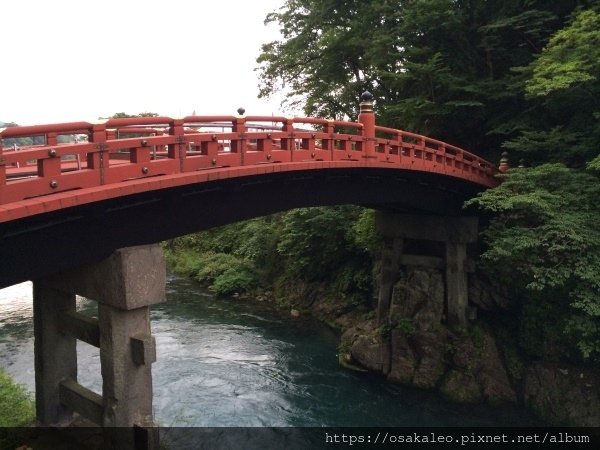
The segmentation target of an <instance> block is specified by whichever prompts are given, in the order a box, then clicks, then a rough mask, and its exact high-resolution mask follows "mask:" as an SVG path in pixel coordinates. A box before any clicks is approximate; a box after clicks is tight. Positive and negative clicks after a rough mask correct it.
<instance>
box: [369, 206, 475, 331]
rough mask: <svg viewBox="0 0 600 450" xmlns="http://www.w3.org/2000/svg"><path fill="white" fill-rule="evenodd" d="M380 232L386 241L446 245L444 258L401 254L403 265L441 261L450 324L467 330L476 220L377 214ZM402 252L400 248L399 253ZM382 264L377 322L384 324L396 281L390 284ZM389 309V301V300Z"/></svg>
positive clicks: (473, 218) (400, 259)
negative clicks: (470, 247) (470, 248)
mask: <svg viewBox="0 0 600 450" xmlns="http://www.w3.org/2000/svg"><path fill="white" fill-rule="evenodd" d="M376 227H377V230H378V231H379V232H380V233H381V234H382V235H383V236H384V238H385V239H387V240H389V239H393V238H395V239H413V240H417V241H419V240H421V241H437V242H443V243H444V246H445V251H444V254H443V255H439V256H440V257H441V258H439V259H438V258H436V257H431V256H419V255H405V254H399V256H398V259H399V263H400V264H408V265H410V264H411V263H413V264H416V265H423V266H428V267H436V266H437V265H438V261H439V262H441V264H442V266H443V268H444V271H445V279H446V311H447V322H448V325H450V326H451V327H457V328H460V327H464V326H466V324H467V308H468V283H467V264H466V258H467V244H468V243H471V242H475V241H476V240H477V218H476V217H444V216H426V215H411V214H390V213H383V212H378V214H377V216H376ZM401 252H402V249H400V253H401ZM385 267H386V263H385V260H384V262H383V267H382V273H381V285H380V300H379V301H380V305H378V310H377V313H378V314H377V319H378V322H379V323H381V322H382V321H384V317H383V315H382V314H384V310H385V308H386V303H385V302H386V301H385V300H384V299H383V298H384V297H385V298H389V297H387V291H390V295H391V289H392V286H391V284H390V283H393V280H392V281H391V282H390V281H389V270H386V269H385ZM387 302H388V303H387V308H388V309H389V300H387Z"/></svg>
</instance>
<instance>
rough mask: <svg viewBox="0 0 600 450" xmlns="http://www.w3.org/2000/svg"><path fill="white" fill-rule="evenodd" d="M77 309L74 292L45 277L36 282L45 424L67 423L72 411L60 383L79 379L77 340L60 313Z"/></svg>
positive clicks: (40, 416)
mask: <svg viewBox="0 0 600 450" xmlns="http://www.w3.org/2000/svg"><path fill="white" fill-rule="evenodd" d="M74 311H75V294H72V293H65V292H61V291H59V290H57V289H55V288H53V287H52V286H50V285H48V284H47V283H45V282H43V281H36V282H34V283H33V329H34V354H35V408H36V417H37V420H38V422H39V423H40V424H41V425H44V426H53V425H64V424H66V423H68V422H69V421H70V420H71V417H72V413H73V411H72V410H71V409H70V408H68V407H67V406H65V405H63V404H61V402H60V399H59V385H60V383H61V382H62V381H65V380H68V379H77V351H76V340H75V338H74V337H72V336H68V335H66V334H63V333H62V332H61V331H62V324H61V316H62V314H63V313H68V312H74Z"/></svg>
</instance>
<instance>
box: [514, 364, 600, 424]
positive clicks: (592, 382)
mask: <svg viewBox="0 0 600 450" xmlns="http://www.w3.org/2000/svg"><path fill="white" fill-rule="evenodd" d="M523 398H524V403H525V405H527V406H528V407H530V408H531V409H532V410H533V411H534V412H535V413H536V414H537V415H538V416H540V417H542V418H543V419H545V420H547V421H549V422H551V423H554V424H557V425H577V426H583V427H597V426H598V424H600V375H599V374H598V373H597V372H593V371H591V370H582V369H580V368H577V367H572V366H568V365H564V364H563V365H560V364H548V363H539V362H537V363H533V364H531V365H529V366H528V367H527V368H526V370H525V377H524V382H523Z"/></svg>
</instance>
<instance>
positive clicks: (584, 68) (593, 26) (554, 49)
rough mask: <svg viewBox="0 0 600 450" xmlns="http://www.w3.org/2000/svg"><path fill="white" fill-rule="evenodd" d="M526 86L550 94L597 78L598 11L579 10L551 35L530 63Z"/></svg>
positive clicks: (599, 66) (599, 48) (533, 92)
mask: <svg viewBox="0 0 600 450" xmlns="http://www.w3.org/2000/svg"><path fill="white" fill-rule="evenodd" d="M532 67H533V77H532V78H531V79H530V80H528V81H527V83H526V90H527V93H528V94H529V95H531V96H542V95H549V94H551V93H553V92H556V91H561V90H565V89H570V88H573V87H575V86H578V87H587V86H589V85H592V84H594V83H597V82H598V74H599V73H600V14H598V13H597V12H595V11H593V10H585V11H580V12H579V13H578V14H576V15H575V17H574V19H573V20H572V22H571V23H570V24H569V25H568V26H567V27H565V28H563V29H562V30H560V31H558V32H557V33H556V34H554V35H553V36H552V38H550V40H549V42H548V45H547V46H546V47H545V48H544V50H543V51H542V53H541V54H540V56H539V57H538V58H537V59H536V61H535V62H534V63H533V64H532Z"/></svg>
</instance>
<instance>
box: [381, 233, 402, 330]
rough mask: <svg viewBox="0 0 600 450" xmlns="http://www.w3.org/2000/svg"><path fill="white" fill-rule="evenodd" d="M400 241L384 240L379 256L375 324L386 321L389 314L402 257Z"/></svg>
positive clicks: (397, 239)
mask: <svg viewBox="0 0 600 450" xmlns="http://www.w3.org/2000/svg"><path fill="white" fill-rule="evenodd" d="M402 243H403V241H402V239H400V238H385V239H384V243H383V250H382V254H381V278H380V281H379V293H378V296H377V315H376V317H377V324H378V325H381V324H383V323H385V322H386V321H387V318H388V316H389V314H390V302H391V298H392V288H393V287H394V282H395V281H396V276H397V275H398V270H399V269H400V256H401V255H402Z"/></svg>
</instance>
